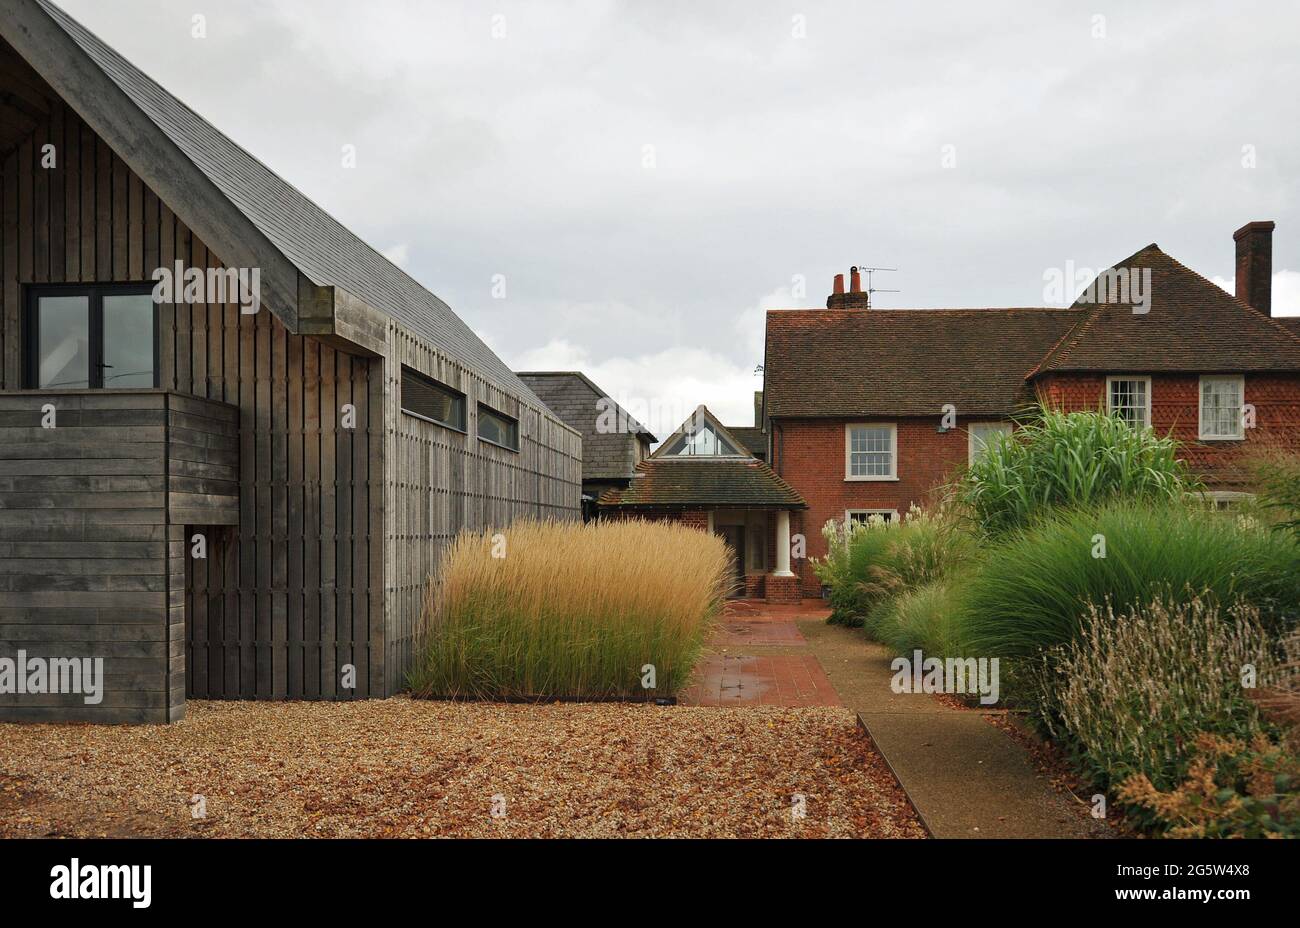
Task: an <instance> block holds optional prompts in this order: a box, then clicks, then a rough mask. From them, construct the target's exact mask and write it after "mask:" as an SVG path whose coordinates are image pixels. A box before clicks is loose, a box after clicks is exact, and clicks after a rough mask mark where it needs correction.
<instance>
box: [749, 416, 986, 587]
mask: <svg viewBox="0 0 1300 928" xmlns="http://www.w3.org/2000/svg"><path fill="white" fill-rule="evenodd" d="M939 419H940V417H939V415H937V414H936V415H935V416H934V417H933V418H927V419H897V420H893V421H894V422H895V424H896V425H897V426H898V466H897V468H896V470H897V473H898V478H899V479H898V480H896V481H884V480H881V481H875V480H845V479H844V426H845V425H846V424H848V423H849V422H864V421H871V422H877V421H887V420H883V419H877V418H871V419H860V418H859V419H782V420H780V421H778V422H775V423H773V425H774V428H775V429H778V430H779V431H776V432H775V433H774V442H775V445H776V456H777V462H776V470H777V472H778V473H780V474H781V476H783V477H784V478H785V479H786V480H787V481H789V483H790V484H791V485H792V486H794V488H795V489H796V490H798V491H799V492H800V493H801V494H802V495H803V498H804V499H805V500H806V501H807V503H808V509H807V511H805V512H802V513H800V512H796V513H793V514H792V516H791V519H790V531H791V533H792V534H795V533H802V534H803V535H804V536H805V537H806V538H807V540H808V557H809V558H814V557H817V558H821V557H825V556H826V540H825V539H824V538H822V526H823V525H825V524H826V523H827V522H828V521H830V520H831V519H835V520H836V521H842V520H843V519H844V510H846V509H897V510H898V513H899V515H900V516H902V515H905V514H906V513H907V510H908V509H909V508H910V507H911V505H912V503H916V504H917V505H922V506H923V505H926V503H927V502H929V500H930V498H931V491H932V490H933V488H934V487H935V486H936V485H939V484H942V483H945V482H947V481H948V480H949V479H950V478H951V477H952V476H953V474H954V473H955V472H956V471H957V470H958V469H959V468H960V467H962V466H963V465H965V463H966V461H967V457H968V454H969V451H968V449H969V445H968V437H967V434H966V425H967V424H968V422H970V421H977V422H984V421H988V419H987V418H977V419H975V420H968V419H958V420H957V428H956V429H952V430H950V431H948V432H945V433H942V434H940V433H939V432H937V431H936V429H937V428H938V426H939ZM791 569H792V570H794V571H795V573H797V574H799V576H800V577H801V578H802V579H803V591H804V595H805V596H816V595H818V593H819V591H820V589H821V584H820V583H819V582H818V581H817V578H816V577H815V576H814V575H813V572H812V568H811V566H810V565H809V564H808V561H807V560H804V561H801V562H798V563H797V564H796V563H795V562H791Z"/></svg>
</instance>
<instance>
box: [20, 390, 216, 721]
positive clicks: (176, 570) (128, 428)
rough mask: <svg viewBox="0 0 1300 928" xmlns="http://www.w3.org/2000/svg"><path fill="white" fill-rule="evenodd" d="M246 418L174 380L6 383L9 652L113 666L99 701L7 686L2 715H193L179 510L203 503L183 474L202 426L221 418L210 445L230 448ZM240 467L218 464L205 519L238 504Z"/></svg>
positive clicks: (90, 718) (49, 717)
mask: <svg viewBox="0 0 1300 928" xmlns="http://www.w3.org/2000/svg"><path fill="white" fill-rule="evenodd" d="M50 408H52V409H53V418H52V419H50V418H48V417H49V415H50ZM235 420H236V411H235V410H234V409H232V408H230V407H228V406H225V405H224V404H218V403H212V402H208V401H200V400H197V399H193V398H190V397H177V396H171V395H168V394H166V393H163V392H161V391H140V392H135V391H130V392H127V391H112V392H99V393H96V392H89V391H84V392H82V391H77V392H50V393H45V392H27V393H16V394H14V393H10V394H0V657H8V658H16V657H17V655H18V652H19V651H23V652H25V653H26V655H27V656H28V657H29V658H42V659H50V658H78V659H80V658H91V659H95V658H102V659H103V661H104V674H105V678H104V682H105V686H104V695H103V699H102V701H101V702H99V703H97V704H95V705H87V704H86V703H85V700H84V698H82V697H79V696H70V695H38V694H30V693H29V694H0V718H3V719H9V720H30V721H40V720H61V721H71V720H83V721H99V722H167V721H171V720H174V719H176V718H179V717H180V716H181V715H182V714H183V713H184V706H185V680H186V674H185V611H184V609H185V605H184V599H183V587H182V583H183V582H184V576H185V562H186V559H187V557H186V553H187V552H186V546H185V545H186V537H185V534H184V526H183V525H181V524H177V523H176V521H175V518H174V517H175V516H176V515H177V514H178V513H185V514H189V513H191V512H199V511H200V510H198V509H195V508H194V507H195V505H196V504H195V501H194V500H193V499H192V498H191V497H192V496H193V494H190V493H188V492H184V491H181V492H178V491H175V490H174V489H173V487H174V486H175V484H173V480H175V479H177V478H176V477H175V476H174V475H175V474H177V473H178V472H179V473H183V472H184V471H185V470H186V469H187V466H188V465H189V464H190V463H191V459H193V458H194V457H195V455H194V454H193V453H192V451H191V450H190V449H191V445H190V444H189V440H188V437H187V433H188V430H189V428H191V427H193V426H196V425H198V424H200V422H206V423H212V426H211V428H212V432H211V433H210V434H211V436H212V437H211V441H210V444H209V447H208V448H207V449H205V450H208V451H211V452H212V453H213V454H214V455H216V456H228V455H229V454H231V453H234V452H235V444H234V441H235V439H234V435H233V429H232V427H233V424H234V422H235ZM43 422H44V423H49V424H52V425H53V427H52V428H45V427H43ZM178 423H179V424H178ZM182 424H183V426H184V427H182ZM205 466H210V465H205ZM236 471H237V464H236V462H235V461H233V460H232V461H231V463H230V465H229V466H228V467H227V468H225V469H221V468H216V469H214V470H213V471H212V478H213V479H212V481H211V482H210V483H208V484H206V485H205V486H204V489H206V490H207V491H209V492H207V493H205V494H204V497H205V500H206V506H207V507H209V508H208V509H207V510H204V511H203V512H204V515H205V518H206V517H208V516H209V515H211V517H213V518H220V517H221V516H222V514H223V513H229V512H231V511H232V509H233V502H234V500H235V499H236V498H237V496H236V494H237V484H235V483H234V480H233V477H234V474H235V472H236ZM180 479H181V480H182V481H184V480H186V479H189V478H185V477H181V478H180ZM180 486H181V487H182V488H184V489H189V488H191V486H190V485H188V484H185V483H181V484H180Z"/></svg>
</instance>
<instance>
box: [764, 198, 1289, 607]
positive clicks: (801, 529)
mask: <svg viewBox="0 0 1300 928" xmlns="http://www.w3.org/2000/svg"><path fill="white" fill-rule="evenodd" d="M1272 232H1273V223H1272V222H1253V223H1250V224H1248V225H1246V226H1244V227H1243V228H1242V229H1240V230H1238V232H1237V233H1236V234H1235V236H1234V237H1235V240H1236V247H1237V275H1236V295H1235V297H1234V296H1233V295H1230V294H1228V293H1227V292H1225V291H1224V290H1222V289H1221V288H1220V287H1218V286H1216V285H1215V284H1214V283H1212V282H1211V281H1209V280H1207V279H1206V278H1204V277H1202V276H1201V275H1199V274H1197V273H1196V272H1194V271H1192V270H1190V269H1188V268H1186V267H1184V266H1183V265H1182V264H1180V263H1179V262H1177V261H1176V260H1174V259H1173V258H1171V257H1170V256H1169V255H1167V254H1165V253H1164V252H1163V251H1161V250H1160V248H1159V247H1158V246H1156V245H1154V244H1152V245H1148V246H1147V247H1146V248H1143V249H1142V250H1141V251H1139V252H1137V253H1136V254H1134V255H1132V256H1131V257H1130V258H1128V259H1126V260H1125V261H1122V262H1120V263H1119V264H1117V265H1116V266H1115V268H1112V269H1111V272H1103V275H1101V277H1100V278H1099V279H1100V280H1101V281H1102V284H1101V286H1100V287H1099V288H1098V289H1097V291H1096V292H1095V293H1089V292H1087V291H1085V293H1084V294H1083V295H1082V296H1081V297H1080V298H1079V299H1078V300H1077V301H1076V302H1075V303H1074V304H1073V305H1072V306H1070V307H1069V308H1068V309H1052V308H1008V309H939V310H878V309H873V308H871V307H870V303H869V296H868V294H867V293H866V292H864V291H862V289H861V285H860V283H859V279H858V272H857V270H856V269H854V270H853V271H852V272H851V285H850V287H849V289H848V292H845V288H844V279H843V275H840V276H837V278H836V281H835V288H834V290H835V292H834V293H832V294H831V296H830V297H829V298H828V299H827V303H826V309H824V310H822V309H805V310H774V311H772V312H769V313H768V314H767V333H766V346H765V359H764V371H765V381H766V382H765V402H764V409H763V413H764V416H765V419H766V422H767V425H768V427H767V433H766V438H767V442H768V446H769V453H768V461H769V463H770V464H771V466H772V468H773V470H774V471H775V472H776V473H777V474H780V475H781V476H782V477H783V478H784V479H785V480H786V481H787V482H788V483H789V484H790V485H791V486H792V487H794V488H795V489H796V490H797V491H798V492H799V493H800V494H801V495H802V496H803V498H804V499H805V500H806V501H807V504H808V509H807V510H806V512H802V513H799V514H797V515H796V516H795V522H794V528H793V531H794V532H795V533H802V534H803V535H804V536H805V537H806V539H807V554H808V557H810V558H813V557H822V556H824V555H825V554H826V544H825V540H824V539H823V538H822V536H821V529H822V527H823V526H824V525H825V524H826V523H827V522H828V521H830V520H832V519H833V520H836V521H844V520H850V519H855V520H863V519H866V518H868V517H869V516H870V515H871V514H872V513H878V514H880V515H881V516H882V517H884V518H886V519H891V520H892V519H897V518H899V517H900V515H902V514H905V513H906V512H907V510H908V508H909V507H910V506H911V505H912V504H913V503H916V504H924V503H925V502H926V500H927V498H928V497H930V496H931V494H932V492H933V490H934V488H935V487H936V486H938V485H940V484H943V483H945V482H947V481H948V480H949V479H950V478H951V477H952V476H953V475H954V474H956V473H957V472H959V471H960V470H961V468H962V467H964V466H965V465H966V464H967V463H968V462H969V461H970V460H971V459H972V458H973V457H974V456H975V455H977V454H978V453H979V452H980V450H981V448H982V446H983V443H984V441H985V440H986V439H987V437H988V436H989V435H990V434H991V433H993V432H997V431H1006V430H1010V429H1011V427H1012V424H1011V423H1012V420H1013V418H1014V417H1016V416H1018V415H1021V414H1023V413H1025V412H1026V411H1029V410H1031V409H1032V408H1033V407H1034V406H1035V405H1037V404H1040V403H1050V404H1053V405H1056V406H1060V407H1062V408H1065V409H1067V410H1079V409H1102V408H1104V409H1108V410H1110V411H1111V412H1113V413H1115V414H1117V415H1120V416H1123V417H1124V418H1126V419H1128V420H1129V421H1131V422H1133V423H1134V424H1136V425H1143V426H1150V427H1151V428H1153V429H1155V430H1156V431H1157V432H1158V433H1160V434H1172V435H1173V436H1174V437H1175V438H1177V439H1178V440H1179V441H1180V442H1182V443H1183V446H1184V448H1185V458H1186V460H1187V461H1188V463H1189V464H1190V465H1191V467H1192V469H1193V470H1194V471H1196V472H1197V473H1198V474H1199V475H1200V476H1201V477H1202V479H1204V481H1205V483H1206V485H1207V487H1208V489H1209V490H1210V492H1211V494H1213V495H1215V496H1217V497H1220V498H1225V499H1226V498H1231V496H1232V495H1233V494H1236V493H1240V492H1241V489H1242V487H1241V478H1240V474H1239V472H1238V470H1237V469H1236V468H1235V467H1234V459H1235V458H1236V457H1237V456H1238V455H1239V453H1240V452H1241V450H1242V449H1243V447H1245V446H1246V445H1249V444H1250V443H1251V442H1259V441H1269V442H1275V443H1277V442H1280V443H1285V444H1289V445H1296V444H1300V320H1297V319H1278V318H1273V317H1272V315H1271V298H1270V280H1271V274H1272V259H1271V254H1272ZM1118 271H1122V272H1124V273H1123V274H1116V273H1114V272H1118ZM1129 280H1133V281H1139V280H1144V281H1146V282H1148V283H1147V286H1146V288H1145V291H1144V292H1145V295H1146V298H1145V299H1142V300H1140V299H1138V298H1137V297H1136V296H1135V293H1136V291H1132V292H1130V291H1129V289H1128V287H1127V286H1125V287H1123V288H1121V287H1118V286H1115V285H1114V284H1116V283H1117V282H1119V281H1124V282H1127V281H1129ZM1116 296H1119V297H1123V298H1122V299H1112V298H1113V297H1116ZM758 421H760V422H762V421H765V420H764V419H763V418H760V419H759V420H758ZM796 569H797V572H798V574H799V576H800V578H801V580H802V582H803V589H804V592H805V593H806V594H809V595H812V594H815V592H816V591H817V590H818V589H819V584H818V581H817V580H816V578H815V576H814V575H813V571H812V569H811V565H810V564H809V563H808V562H807V561H806V560H802V561H799V563H798V564H797V566H796Z"/></svg>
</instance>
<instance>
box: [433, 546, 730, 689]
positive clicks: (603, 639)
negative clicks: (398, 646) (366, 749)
mask: <svg viewBox="0 0 1300 928" xmlns="http://www.w3.org/2000/svg"><path fill="white" fill-rule="evenodd" d="M436 579H437V582H436V584H435V583H434V582H432V581H431V582H430V584H429V589H428V592H427V594H426V597H425V613H424V622H423V626H422V628H421V633H420V636H419V641H418V644H417V662H416V666H415V669H414V670H413V671H412V673H411V675H410V679H409V681H408V682H409V683H410V686H411V690H412V692H413V693H414V695H416V696H436V697H448V698H457V697H473V698H485V699H499V698H536V697H545V696H585V697H601V696H632V695H636V696H645V695H647V694H649V695H656V696H667V695H671V694H673V693H675V692H676V691H677V690H678V689H680V688H681V687H682V686H683V685H685V683H686V680H687V678H688V677H689V676H690V673H691V669H692V667H693V666H694V663H695V660H696V658H697V657H698V655H699V653H700V650H701V649H702V647H703V644H704V639H705V636H706V634H707V633H708V630H709V628H710V626H711V624H712V622H713V620H714V617H715V616H716V615H717V613H718V611H719V610H720V609H721V607H722V602H723V599H724V597H725V596H726V594H727V593H728V592H730V589H731V587H732V586H733V585H734V582H735V581H734V574H733V568H732V559H731V555H730V553H729V551H728V549H727V547H726V544H725V543H724V542H723V541H722V539H721V538H719V537H718V536H716V535H710V534H707V533H705V532H700V531H697V530H695V529H691V528H686V527H684V526H680V525H674V524H669V523H650V522H641V521H627V522H595V523H592V524H590V525H582V524H580V523H574V522H564V523H547V522H527V521H525V522H517V523H515V524H514V525H512V526H511V527H510V528H509V529H507V530H505V531H504V532H502V533H501V534H500V535H496V536H494V535H493V533H491V532H480V533H466V534H462V535H460V536H458V537H457V538H456V539H455V541H453V542H452V544H450V545H448V547H447V550H446V551H445V552H444V554H443V557H442V560H441V563H440V565H439V570H438V574H437V578H436ZM647 664H650V665H653V667H654V671H655V677H656V679H655V686H654V689H653V690H651V691H647V689H646V688H644V687H643V685H642V680H643V674H645V670H644V669H643V668H644V667H645V665H647Z"/></svg>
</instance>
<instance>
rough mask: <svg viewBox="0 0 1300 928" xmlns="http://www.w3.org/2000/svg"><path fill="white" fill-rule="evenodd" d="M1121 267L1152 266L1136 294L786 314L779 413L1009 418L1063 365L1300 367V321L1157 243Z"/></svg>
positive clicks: (776, 323)
mask: <svg viewBox="0 0 1300 928" xmlns="http://www.w3.org/2000/svg"><path fill="white" fill-rule="evenodd" d="M1116 268H1121V269H1128V270H1130V271H1136V272H1138V273H1143V274H1145V271H1147V270H1149V271H1150V281H1151V283H1150V303H1149V307H1148V311H1147V312H1145V313H1135V312H1134V311H1133V304H1132V303H1131V302H1129V303H1109V302H1085V301H1084V300H1083V299H1082V298H1081V299H1080V300H1079V301H1077V302H1076V303H1075V304H1074V305H1073V306H1072V307H1070V308H1069V309H935V310H878V309H836V310H820V309H806V310H774V311H772V312H769V313H768V314H767V347H766V358H765V361H764V381H765V388H766V390H767V412H768V415H769V416H774V417H785V418H800V417H835V418H841V417H849V416H852V417H857V416H934V415H938V414H939V413H940V411H941V409H942V407H943V406H944V405H945V404H947V403H951V404H953V405H954V406H956V407H957V411H958V414H959V415H963V416H968V415H970V416H980V415H990V416H1005V415H1009V414H1013V413H1015V412H1018V411H1020V410H1023V409H1024V408H1025V407H1027V406H1029V405H1030V404H1032V403H1033V401H1034V379H1035V378H1036V377H1038V376H1039V375H1041V374H1047V373H1054V372H1064V371H1098V372H1099V371H1108V372H1117V373H1119V372H1184V371H1185V372H1188V373H1210V372H1216V371H1232V372H1252V371H1295V372H1300V319H1286V318H1269V316H1267V315H1266V314H1264V313H1261V312H1259V311H1258V310H1256V309H1253V308H1252V307H1250V306H1248V305H1246V304H1245V303H1243V302H1241V301H1239V300H1237V299H1236V298H1235V297H1233V296H1232V295H1231V294H1229V293H1228V292H1226V291H1225V290H1223V289H1222V288H1220V287H1219V286H1217V285H1216V284H1214V283H1213V282H1212V281H1209V280H1207V279H1206V278H1204V277H1202V276H1201V275H1200V274H1197V273H1196V272H1195V271H1192V270H1190V269H1188V268H1186V267H1184V266H1183V265H1182V264H1180V263H1178V262H1177V261H1175V260H1174V259H1173V258H1171V257H1169V255H1167V254H1165V253H1164V252H1163V251H1161V250H1160V249H1159V247H1157V246H1156V245H1148V246H1147V247H1146V248H1143V249H1142V250H1141V251H1139V252H1137V253H1136V254H1134V255H1133V256H1131V257H1130V258H1128V259H1126V260H1125V261H1121V262H1119V263H1118V264H1117V265H1116Z"/></svg>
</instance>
